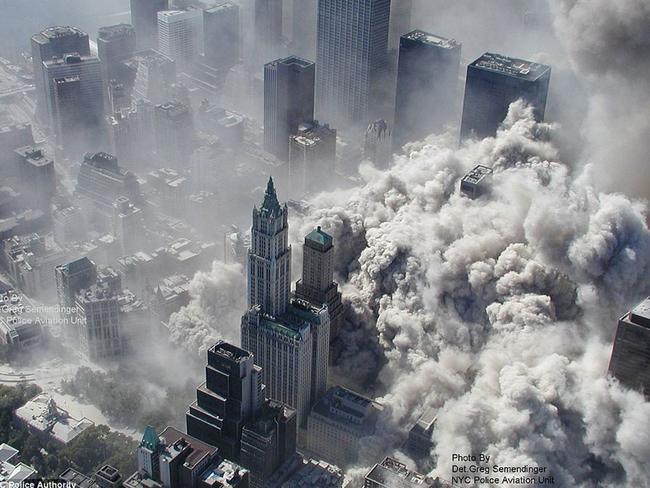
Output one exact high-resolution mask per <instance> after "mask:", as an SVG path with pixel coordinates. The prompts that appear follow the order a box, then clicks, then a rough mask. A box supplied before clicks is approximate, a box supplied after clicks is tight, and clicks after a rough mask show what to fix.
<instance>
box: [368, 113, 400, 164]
mask: <svg viewBox="0 0 650 488" xmlns="http://www.w3.org/2000/svg"><path fill="white" fill-rule="evenodd" d="M392 155H393V133H392V130H391V128H390V126H389V125H388V123H387V122H386V121H385V120H383V119H380V120H376V121H374V122H373V123H371V124H370V125H369V126H368V128H367V129H366V135H365V139H364V144H363V157H364V159H367V160H368V161H372V162H373V163H375V166H377V167H378V168H388V165H389V164H390V161H391V159H392Z"/></svg>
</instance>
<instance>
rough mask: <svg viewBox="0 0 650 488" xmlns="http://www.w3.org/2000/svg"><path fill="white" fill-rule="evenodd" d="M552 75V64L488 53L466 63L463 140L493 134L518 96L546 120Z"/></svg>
mask: <svg viewBox="0 0 650 488" xmlns="http://www.w3.org/2000/svg"><path fill="white" fill-rule="evenodd" d="M550 79H551V68H550V66H546V65H544V64H538V63H533V62H530V61H524V60H522V59H515V58H509V57H506V56H502V55H500V54H492V53H485V54H484V55H483V56H481V57H480V58H478V59H477V60H476V61H474V62H473V63H471V64H470V65H469V66H468V67H467V81H466V82H465V101H464V103H463V119H462V123H461V128H460V137H461V140H462V139H466V138H468V137H477V138H483V137H489V136H494V135H495V134H496V131H497V129H498V128H499V125H501V123H502V122H503V120H504V119H505V117H506V115H507V114H508V108H509V107H510V104H511V103H512V102H515V101H516V100H518V99H523V100H524V101H526V102H527V103H529V104H530V105H532V107H533V109H534V111H535V118H536V119H537V120H540V121H541V120H544V112H545V110H546V98H547V96H548V86H549V82H550Z"/></svg>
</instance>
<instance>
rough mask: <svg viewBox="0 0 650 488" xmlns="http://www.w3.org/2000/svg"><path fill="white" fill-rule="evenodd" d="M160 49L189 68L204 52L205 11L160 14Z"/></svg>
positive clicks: (187, 9)
mask: <svg viewBox="0 0 650 488" xmlns="http://www.w3.org/2000/svg"><path fill="white" fill-rule="evenodd" d="M158 49H159V50H160V52H161V53H163V54H165V55H167V56H169V57H170V58H172V59H173V60H174V61H176V64H178V65H180V66H189V65H190V64H191V63H192V61H194V60H195V59H196V58H197V57H198V55H199V54H201V51H202V50H203V10H201V9H199V8H194V7H188V8H186V9H184V10H163V11H161V12H158Z"/></svg>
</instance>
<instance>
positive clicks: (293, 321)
mask: <svg viewBox="0 0 650 488" xmlns="http://www.w3.org/2000/svg"><path fill="white" fill-rule="evenodd" d="M251 245H252V248H251V250H250V252H249V255H248V304H249V310H248V312H247V313H246V314H245V315H244V317H242V324H241V344H242V348H243V349H245V350H247V351H250V352H252V353H253V355H254V356H255V363H256V364H258V365H259V366H261V367H262V371H263V381H264V384H265V385H266V387H267V389H268V395H269V397H271V398H273V399H276V400H279V401H281V402H283V403H285V404H287V405H289V406H291V407H293V408H295V409H296V411H297V419H298V424H299V425H300V426H304V425H305V423H306V419H307V415H308V413H309V409H310V408H311V406H312V405H313V403H315V401H316V400H317V399H318V398H319V397H320V396H321V395H322V394H324V393H325V389H326V385H327V364H328V351H329V335H330V321H329V314H328V312H327V306H321V307H314V306H312V305H310V304H309V303H308V302H305V301H303V300H298V299H296V300H289V293H290V286H291V283H290V279H291V278H290V277H291V247H290V246H289V243H288V210H287V206H286V205H284V206H283V207H281V206H280V203H279V202H278V198H277V195H276V193H275V188H274V186H273V180H272V179H269V184H268V186H267V189H266V193H265V195H264V201H263V203H262V206H261V207H260V209H259V210H258V209H257V208H255V209H254V210H253V226H252V229H251Z"/></svg>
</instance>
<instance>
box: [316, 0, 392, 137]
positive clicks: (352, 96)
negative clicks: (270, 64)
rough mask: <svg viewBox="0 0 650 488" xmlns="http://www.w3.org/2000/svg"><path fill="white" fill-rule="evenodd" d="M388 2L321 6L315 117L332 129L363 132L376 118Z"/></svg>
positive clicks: (331, 0) (359, 0)
mask: <svg viewBox="0 0 650 488" xmlns="http://www.w3.org/2000/svg"><path fill="white" fill-rule="evenodd" d="M390 3H391V2H390V0H355V1H352V2H350V0H320V2H319V4H318V50H317V52H318V55H317V58H316V65H317V66H318V71H317V74H316V75H317V78H316V83H317V86H316V95H317V97H318V102H317V105H318V106H317V115H318V117H319V118H320V119H322V120H328V121H330V122H333V123H335V125H336V126H337V127H341V126H346V125H353V126H365V125H366V124H367V123H368V121H369V120H373V119H374V118H376V117H377V116H378V115H379V114H377V113H375V107H376V106H378V105H380V103H379V102H380V101H381V100H379V99H378V93H379V92H380V89H381V84H382V82H383V81H384V79H383V75H384V74H385V71H386V68H387V49H388V31H389V19H390Z"/></svg>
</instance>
